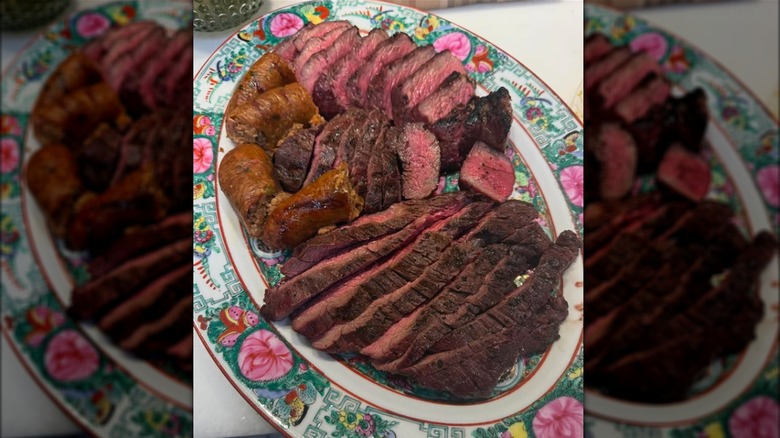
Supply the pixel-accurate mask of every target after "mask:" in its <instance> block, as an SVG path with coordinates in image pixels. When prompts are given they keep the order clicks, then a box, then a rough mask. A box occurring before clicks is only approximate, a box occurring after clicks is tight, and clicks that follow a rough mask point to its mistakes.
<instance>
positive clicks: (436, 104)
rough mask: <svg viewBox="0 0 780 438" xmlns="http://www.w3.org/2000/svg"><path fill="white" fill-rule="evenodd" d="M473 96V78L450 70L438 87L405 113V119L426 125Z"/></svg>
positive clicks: (441, 117) (463, 103) (439, 118)
mask: <svg viewBox="0 0 780 438" xmlns="http://www.w3.org/2000/svg"><path fill="white" fill-rule="evenodd" d="M472 97H474V80H473V79H471V78H470V77H468V76H466V75H464V74H461V73H459V72H452V73H451V74H450V75H449V76H448V77H447V79H445V80H444V82H443V83H442V84H441V85H440V86H439V88H438V89H437V90H436V91H434V92H433V93H431V95H430V96H428V97H426V98H425V99H423V101H422V102H420V104H419V105H417V107H416V108H415V109H414V110H412V111H410V112H409V113H407V121H409V122H423V123H425V124H427V125H429V124H432V123H435V122H437V121H439V120H441V119H443V118H444V117H447V115H449V114H450V113H451V112H452V111H453V110H454V109H455V108H457V107H459V106H463V105H466V104H467V103H469V100H471V98H472Z"/></svg>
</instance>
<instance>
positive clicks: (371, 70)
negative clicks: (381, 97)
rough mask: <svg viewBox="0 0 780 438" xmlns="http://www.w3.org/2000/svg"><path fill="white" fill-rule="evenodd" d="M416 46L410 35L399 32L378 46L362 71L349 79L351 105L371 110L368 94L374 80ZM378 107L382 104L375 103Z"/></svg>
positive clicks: (362, 67) (361, 68)
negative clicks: (389, 65)
mask: <svg viewBox="0 0 780 438" xmlns="http://www.w3.org/2000/svg"><path fill="white" fill-rule="evenodd" d="M416 48H417V46H416V45H415V44H414V42H413V41H412V39H411V38H409V35H407V34H405V33H403V32H398V33H396V34H395V35H393V36H391V37H390V38H389V39H388V40H387V41H383V42H382V43H381V44H379V46H377V48H376V51H374V54H373V55H371V57H370V58H368V59H367V60H366V61H365V64H363V65H362V66H361V67H360V69H358V70H357V71H356V72H355V74H353V75H352V77H351V78H350V79H349V82H348V83H347V86H348V93H349V103H350V104H351V105H354V106H357V107H359V108H369V107H370V106H369V105H368V101H367V99H366V94H367V93H368V87H369V85H370V83H371V81H372V80H374V78H375V77H376V76H377V75H378V74H379V72H381V71H382V70H383V69H385V68H386V66H387V65H388V64H390V63H391V62H393V61H395V60H397V59H401V58H402V57H403V56H405V55H406V54H408V53H410V52H411V51H413V50H415V49H416ZM375 104H376V106H381V102H375Z"/></svg>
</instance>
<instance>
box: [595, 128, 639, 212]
mask: <svg viewBox="0 0 780 438" xmlns="http://www.w3.org/2000/svg"><path fill="white" fill-rule="evenodd" d="M592 153H593V157H594V158H595V159H596V161H597V162H598V164H597V165H598V168H599V170H600V172H599V175H598V178H599V180H598V181H594V182H593V184H596V185H597V186H598V188H599V194H600V195H601V198H603V199H607V200H609V199H619V198H622V197H624V196H626V195H628V193H629V192H630V191H631V187H632V186H633V185H634V179H635V178H636V168H637V148H636V143H635V142H634V138H633V137H632V136H631V134H629V133H628V132H626V131H625V130H624V129H622V128H621V127H620V126H619V125H618V124H616V123H604V124H602V125H601V129H599V131H598V133H597V134H596V141H595V142H594V143H593V148H592ZM588 183H590V181H588V182H586V184H588Z"/></svg>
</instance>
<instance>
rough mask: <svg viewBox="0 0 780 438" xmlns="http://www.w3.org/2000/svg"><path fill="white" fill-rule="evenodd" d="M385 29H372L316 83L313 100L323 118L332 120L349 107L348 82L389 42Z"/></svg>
mask: <svg viewBox="0 0 780 438" xmlns="http://www.w3.org/2000/svg"><path fill="white" fill-rule="evenodd" d="M387 39H388V36H387V32H385V30H384V29H381V28H376V29H372V30H371V32H369V33H368V35H367V36H366V37H364V38H363V39H361V40H360V42H359V44H358V45H356V46H355V48H353V49H352V52H351V53H349V54H347V55H346V56H344V57H343V58H341V59H340V60H338V61H336V62H335V63H334V64H333V65H332V66H331V67H330V68H329V69H327V70H326V71H325V72H324V73H323V74H322V75H320V77H319V79H317V81H316V82H315V83H314V90H313V91H312V99H314V103H316V104H317V107H318V108H319V109H320V113H321V114H322V115H323V117H325V118H327V119H330V118H332V117H334V116H336V114H339V113H341V112H342V111H344V110H346V108H347V107H348V106H349V96H348V91H347V81H348V80H349V79H350V78H351V77H352V75H353V74H354V73H355V72H356V71H358V69H359V68H360V67H361V66H362V65H363V63H364V62H365V60H366V59H368V58H369V57H370V56H371V55H372V54H373V53H374V51H375V50H376V48H377V47H378V46H379V45H380V43H382V42H383V41H385V40H387Z"/></svg>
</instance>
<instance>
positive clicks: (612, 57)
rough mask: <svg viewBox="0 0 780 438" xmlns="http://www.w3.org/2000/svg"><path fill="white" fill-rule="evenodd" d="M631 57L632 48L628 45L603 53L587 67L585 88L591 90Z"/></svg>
mask: <svg viewBox="0 0 780 438" xmlns="http://www.w3.org/2000/svg"><path fill="white" fill-rule="evenodd" d="M630 57H631V50H630V49H629V48H627V47H621V48H618V49H614V50H612V51H611V52H609V53H607V54H606V55H603V56H602V57H601V59H599V60H598V61H596V62H594V63H593V64H591V65H589V66H587V67H585V73H584V78H585V86H584V88H585V90H590V89H591V87H593V86H594V85H596V84H598V83H599V82H601V80H602V79H604V78H605V77H607V75H609V74H610V73H612V72H613V71H615V70H616V69H617V68H618V67H619V66H620V65H621V64H623V63H624V62H626V61H627V60H628V59H629V58H630Z"/></svg>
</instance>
